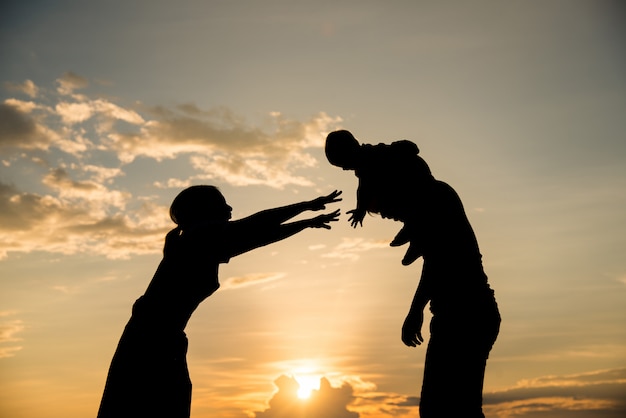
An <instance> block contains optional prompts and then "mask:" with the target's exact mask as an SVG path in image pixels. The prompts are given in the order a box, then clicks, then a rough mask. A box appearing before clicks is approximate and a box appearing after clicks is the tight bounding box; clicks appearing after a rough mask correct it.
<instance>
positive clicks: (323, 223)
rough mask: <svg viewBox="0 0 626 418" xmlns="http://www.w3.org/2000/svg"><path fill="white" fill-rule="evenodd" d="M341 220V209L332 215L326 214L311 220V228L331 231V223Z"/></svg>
mask: <svg viewBox="0 0 626 418" xmlns="http://www.w3.org/2000/svg"><path fill="white" fill-rule="evenodd" d="M340 193H341V192H340ZM338 220H339V209H337V210H336V211H334V212H331V213H325V214H324V215H319V216H316V217H315V218H312V219H310V220H309V222H310V224H309V227H310V228H324V229H330V225H329V223H331V222H336V221H338Z"/></svg>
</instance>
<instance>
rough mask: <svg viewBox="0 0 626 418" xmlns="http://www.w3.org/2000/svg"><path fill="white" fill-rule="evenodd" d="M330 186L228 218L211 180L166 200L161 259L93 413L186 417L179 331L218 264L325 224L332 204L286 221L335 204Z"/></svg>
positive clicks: (214, 280)
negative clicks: (322, 192)
mask: <svg viewBox="0 0 626 418" xmlns="http://www.w3.org/2000/svg"><path fill="white" fill-rule="evenodd" d="M340 194H341V192H338V191H334V192H333V193H330V194H329V195H327V196H321V197H318V198H316V199H313V200H311V201H305V202H301V203H295V204H293V205H289V206H283V207H278V208H274V209H268V210H264V211H261V212H258V213H256V214H254V215H251V216H249V217H247V218H243V219H240V220H235V221H230V218H231V211H232V208H231V207H230V206H229V205H228V204H227V203H226V200H225V199H224V196H223V195H222V194H221V192H220V191H219V190H218V189H217V188H216V187H213V186H204V185H203V186H192V187H190V188H187V189H185V190H183V191H182V192H181V193H180V194H179V195H178V196H176V198H175V199H174V201H173V202H172V205H171V207H170V216H171V218H172V220H173V221H174V222H175V223H176V224H177V225H178V226H177V227H176V228H174V229H173V230H171V231H170V232H169V233H168V234H167V236H166V238H165V247H164V250H163V259H162V261H161V263H160V264H159V267H158V269H157V271H156V273H155V274H154V277H153V278H152V281H151V282H150V284H149V286H148V288H147V290H146V292H145V293H144V295H143V296H141V297H140V298H139V299H138V300H137V301H136V302H135V304H134V305H133V309H132V316H131V318H130V320H129V321H128V324H127V325H126V328H125V329H124V332H123V334H122V337H121V339H120V341H119V344H118V347H117V350H116V352H115V355H114V356H113V360H112V362H111V366H110V368H109V373H108V377H107V381H106V385H105V389H104V394H103V397H102V401H101V403H100V408H99V411H98V418H113V417H115V418H131V417H132V418H137V417H167V418H188V417H189V415H190V406H191V380H190V379H189V372H188V370H187V360H186V354H187V337H186V335H185V332H184V329H185V327H186V325H187V321H188V320H189V318H190V317H191V315H192V313H193V312H194V311H195V309H196V308H197V307H198V305H199V304H200V303H201V302H202V301H203V300H204V299H206V298H207V297H209V296H210V295H211V294H213V293H214V292H215V291H216V290H217V289H218V288H219V286H220V285H219V279H218V269H219V265H220V264H221V263H228V261H229V260H230V259H231V258H232V257H235V256H237V255H239V254H243V253H245V252H247V251H250V250H253V249H255V248H258V247H262V246H264V245H267V244H270V243H273V242H276V241H280V240H282V239H285V238H288V237H290V236H292V235H294V234H297V233H298V232H300V231H302V230H304V229H306V228H325V229H330V223H331V222H334V221H337V219H338V216H339V210H336V211H334V212H331V213H327V214H323V215H318V216H316V217H313V218H310V219H304V220H299V221H292V222H287V221H288V220H290V219H291V218H293V217H294V216H296V215H298V214H300V213H302V212H304V211H307V210H311V211H319V210H323V209H325V208H326V205H327V204H330V203H334V202H338V201H340V200H341V199H340V198H338V197H339V195H340Z"/></svg>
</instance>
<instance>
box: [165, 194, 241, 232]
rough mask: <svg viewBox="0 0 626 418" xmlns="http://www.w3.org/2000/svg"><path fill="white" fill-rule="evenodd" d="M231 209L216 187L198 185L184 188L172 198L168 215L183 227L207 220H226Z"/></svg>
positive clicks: (229, 215)
mask: <svg viewBox="0 0 626 418" xmlns="http://www.w3.org/2000/svg"><path fill="white" fill-rule="evenodd" d="M232 210H233V208H231V207H230V206H229V205H228V204H227V203H226V199H224V196H223V195H222V193H221V192H220V191H219V189H218V188H217V187H215V186H207V185H199V186H191V187H188V188H186V189H185V190H183V191H182V192H180V193H179V194H178V196H176V197H175V198H174V201H173V202H172V205H171V206H170V217H171V218H172V220H173V221H174V222H175V223H176V224H177V225H178V226H180V227H182V228H184V227H188V226H191V225H198V224H203V223H207V222H216V221H217V222H220V221H221V222H226V221H228V220H229V219H230V217H231V212H232Z"/></svg>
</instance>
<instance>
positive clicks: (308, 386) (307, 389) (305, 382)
mask: <svg viewBox="0 0 626 418" xmlns="http://www.w3.org/2000/svg"><path fill="white" fill-rule="evenodd" d="M294 379H296V381H297V382H298V385H300V387H299V389H298V398H299V399H309V398H310V397H311V393H312V392H313V391H314V390H319V388H320V378H319V376H313V375H302V376H296V375H294Z"/></svg>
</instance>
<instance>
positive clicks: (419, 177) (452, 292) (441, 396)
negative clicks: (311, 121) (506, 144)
mask: <svg viewBox="0 0 626 418" xmlns="http://www.w3.org/2000/svg"><path fill="white" fill-rule="evenodd" d="M355 142H356V146H355V145H354V144H355ZM394 144H395V143H393V144H391V145H386V146H384V144H382V146H381V145H378V146H376V147H378V148H375V147H372V146H369V147H368V146H367V145H359V143H358V141H356V139H354V137H353V136H352V134H351V133H350V132H348V131H336V132H332V133H330V134H329V135H328V137H327V139H326V152H327V155H328V156H329V158H328V159H329V161H330V162H331V163H332V164H334V165H339V166H341V167H343V168H344V169H349V170H355V172H356V175H357V177H359V190H362V189H365V190H367V193H371V194H372V195H371V196H367V197H366V199H365V201H366V202H375V204H365V205H364V209H366V210H367V211H368V212H373V213H378V214H380V215H381V216H382V217H384V218H391V219H394V220H398V221H402V222H404V227H403V229H402V230H401V231H400V233H399V234H398V236H396V239H395V240H394V241H395V242H394V244H396V245H401V244H402V243H406V242H407V241H410V243H411V246H410V248H411V247H413V248H414V250H410V251H412V252H413V255H415V254H420V255H421V256H422V257H423V259H424V264H423V268H422V275H421V278H420V282H419V284H418V287H417V290H416V292H415V296H414V298H413V301H412V304H411V308H410V309H409V313H408V315H407V317H406V319H405V321H404V324H403V326H402V341H403V342H404V344H406V345H407V346H410V347H415V346H417V345H420V344H421V343H422V342H423V341H424V338H423V337H422V331H421V330H422V325H423V321H424V308H425V307H426V304H427V303H428V302H430V309H431V311H432V313H433V318H432V320H431V323H430V340H429V342H428V348H427V351H426V360H425V368H424V379H423V384H422V392H421V398H420V417H421V418H432V417H446V418H447V417H464V418H475V417H484V415H483V413H482V390H483V381H484V374H485V367H486V362H487V358H488V356H489V352H490V351H491V348H492V346H493V344H494V342H495V340H496V338H497V335H498V332H499V329H500V313H499V311H498V306H497V304H496V301H495V297H494V292H493V290H491V288H490V286H489V284H488V281H487V276H486V274H485V273H484V271H483V266H482V256H481V254H480V251H479V247H478V242H477V240H476V236H475V234H474V231H473V229H472V227H471V225H470V223H469V221H468V219H467V216H466V214H465V210H464V208H463V204H462V202H461V200H460V198H459V197H458V195H457V194H456V192H455V191H454V189H452V187H450V186H449V185H448V184H446V183H444V182H442V181H439V180H436V179H435V178H434V177H433V176H432V174H431V173H430V169H428V166H427V165H426V163H425V162H424V161H423V160H422V159H421V158H419V157H417V156H416V155H415V156H413V155H411V156H410V158H408V157H407V156H406V155H398V156H397V158H394V157H390V156H389V154H390V153H391V151H390V148H391V147H393V146H394ZM338 149H341V151H338ZM376 149H377V150H381V152H380V153H379V158H376V155H374V154H375V150H376ZM338 156H339V157H338ZM415 157H417V158H419V163H418V164H419V167H418V168H416V167H401V168H396V167H394V161H395V165H396V166H399V165H405V164H414V162H415V161H416V158H415ZM346 161H347V164H345V165H342V163H345V162H346ZM372 184H373V185H372ZM357 194H358V197H359V200H360V199H361V198H362V194H361V192H358V193H357ZM358 208H359V206H358V205H357V209H356V211H357V212H353V213H355V215H354V217H353V219H352V222H353V225H354V221H355V220H356V221H358V216H360V212H358ZM407 256H408V254H407ZM407 256H405V259H406V257H407ZM404 264H406V263H404Z"/></svg>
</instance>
